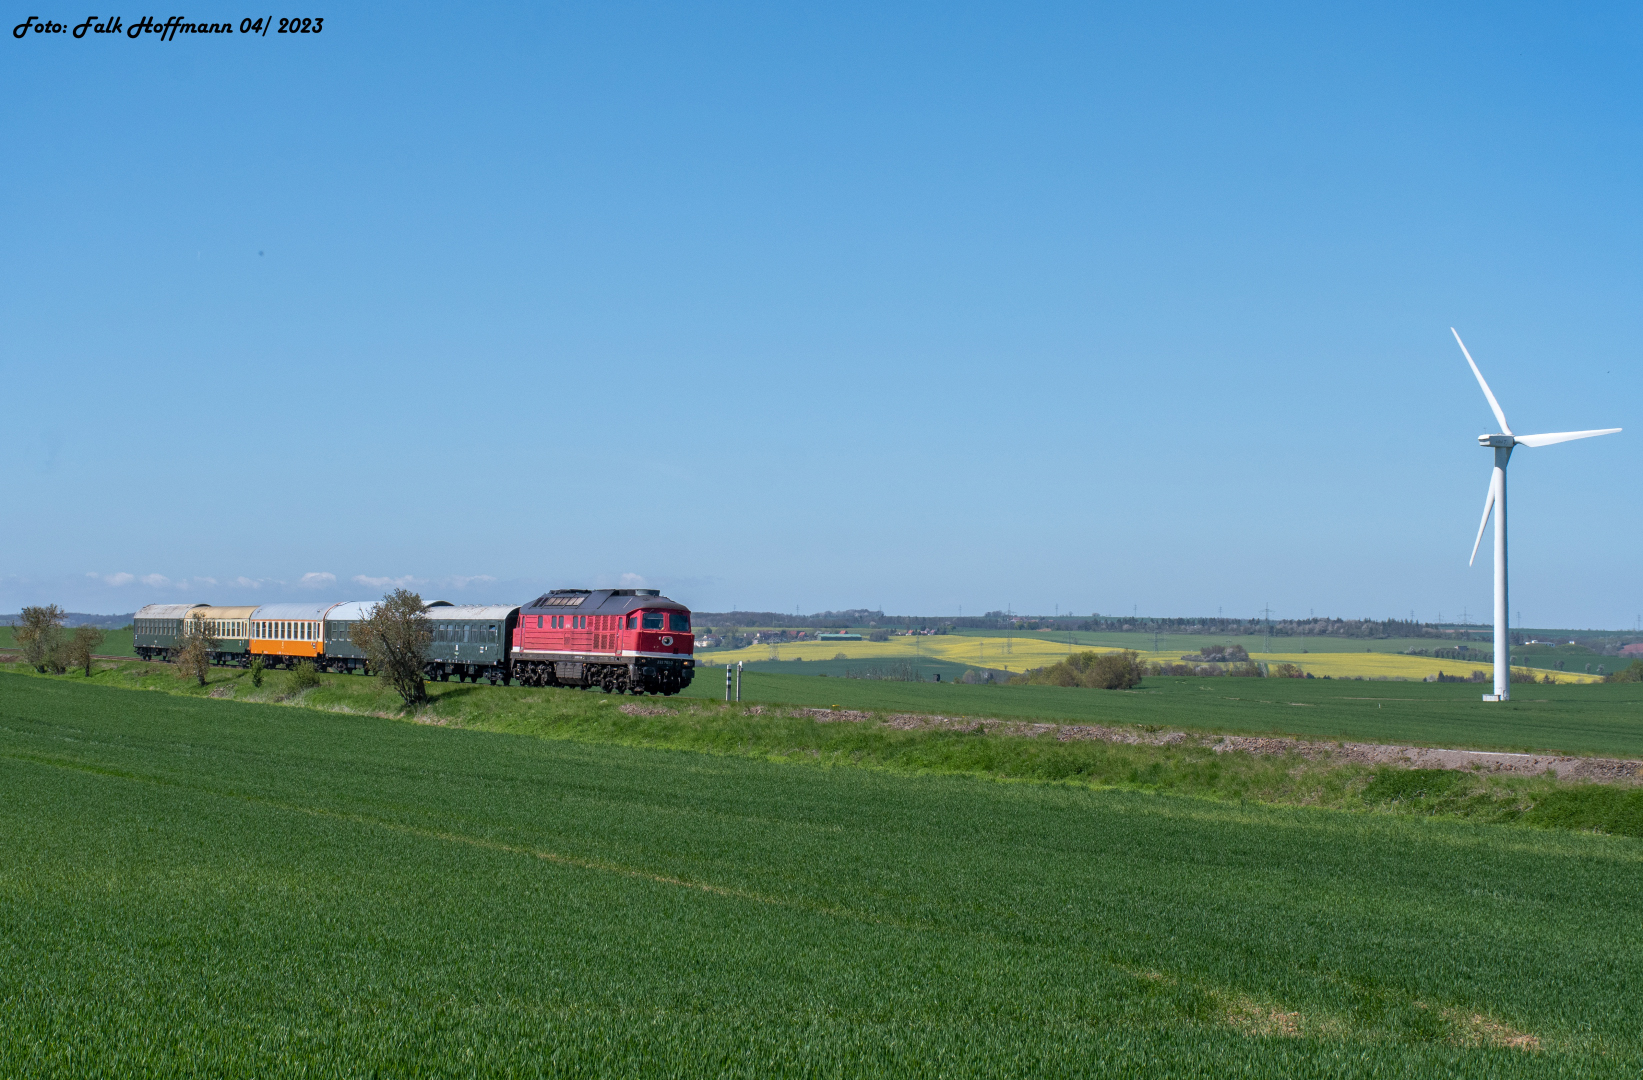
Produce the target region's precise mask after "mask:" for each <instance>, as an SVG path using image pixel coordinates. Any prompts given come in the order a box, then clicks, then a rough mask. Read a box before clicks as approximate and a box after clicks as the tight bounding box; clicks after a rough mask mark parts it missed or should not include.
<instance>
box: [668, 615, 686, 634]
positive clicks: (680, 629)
mask: <svg viewBox="0 0 1643 1080" xmlns="http://www.w3.org/2000/svg"><path fill="white" fill-rule="evenodd" d="M667 621H668V629H669V630H672V631H673V632H674V633H675V634H688V633H690V612H688V611H672V612H669V613H668V617H667Z"/></svg>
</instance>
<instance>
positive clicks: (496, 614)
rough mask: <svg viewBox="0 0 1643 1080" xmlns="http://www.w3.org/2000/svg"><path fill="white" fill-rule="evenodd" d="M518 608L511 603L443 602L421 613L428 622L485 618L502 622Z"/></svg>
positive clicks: (479, 619)
mask: <svg viewBox="0 0 1643 1080" xmlns="http://www.w3.org/2000/svg"><path fill="white" fill-rule="evenodd" d="M518 610H519V608H518V607H517V606H515V605H513V604H508V605H505V606H504V605H502V604H445V605H443V606H442V607H436V608H429V609H428V610H426V611H424V612H423V613H422V614H423V616H424V617H425V618H427V620H428V621H429V622H446V621H460V620H469V621H475V620H478V621H483V620H487V619H494V620H496V621H497V622H502V621H504V620H506V619H507V617H508V616H509V615H512V614H513V613H514V612H516V611H518Z"/></svg>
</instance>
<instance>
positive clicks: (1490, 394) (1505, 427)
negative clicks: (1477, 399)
mask: <svg viewBox="0 0 1643 1080" xmlns="http://www.w3.org/2000/svg"><path fill="white" fill-rule="evenodd" d="M1449 332H1450V333H1451V334H1454V335H1455V344H1456V345H1459V346H1460V352H1461V355H1462V356H1464V357H1466V362H1467V363H1468V364H1470V365H1471V367H1472V374H1474V375H1476V376H1477V377H1478V385H1479V386H1481V387H1483V396H1484V397H1486V398H1488V399H1489V408H1490V409H1492V410H1493V411H1494V414H1495V419H1496V420H1499V421H1500V431H1501V434H1502V435H1510V434H1511V433H1512V428H1511V425H1509V424H1507V423H1506V414H1505V413H1503V412H1501V411H1500V402H1498V401H1496V400H1495V392H1494V391H1493V390H1491V389H1489V384H1488V383H1486V382H1484V381H1483V372H1481V371H1479V370H1478V366H1477V364H1476V363H1474V362H1473V360H1472V354H1471V353H1469V352H1467V351H1466V342H1464V341H1462V340H1461V339H1460V334H1459V333H1458V332H1457V331H1456V330H1455V328H1454V327H1453V326H1451V327H1450V328H1449Z"/></svg>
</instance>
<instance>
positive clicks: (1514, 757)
mask: <svg viewBox="0 0 1643 1080" xmlns="http://www.w3.org/2000/svg"><path fill="white" fill-rule="evenodd" d="M0 671H7V672H12V673H15V674H16V675H18V676H20V677H25V678H40V679H52V680H55V681H60V682H64V683H70V684H72V683H81V684H86V683H94V684H99V685H105V686H111V687H123V688H126V689H130V690H147V691H151V692H152V691H161V692H165V693H170V694H182V695H186V696H193V697H209V698H213V699H216V700H217V701H218V702H219V703H220V704H221V705H222V706H223V707H225V708H232V707H234V705H235V703H240V702H250V703H262V704H283V705H287V706H292V707H298V708H303V709H309V710H319V711H327V712H334V713H352V714H366V715H375V716H381V717H387V718H394V719H399V720H404V721H409V722H415V723H420V724H434V725H439V726H449V727H457V728H468V729H475V730H485V731H492V732H497V733H504V734H512V735H523V736H530V737H534V738H546V739H556V740H572V741H580V742H586V743H597V744H607V745H620V746H629V747H640V748H647V749H655V750H668V751H690V752H697V753H707V754H716V755H730V756H738V757H748V758H756V759H762V760H767V761H779V762H788V763H792V764H795V765H802V766H821V767H830V768H831V767H843V768H865V769H875V770H882V771H886V772H892V773H907V774H926V775H927V774H945V775H950V776H953V777H955V778H957V777H963V778H969V779H972V780H985V781H995V782H1018V783H1047V784H1059V785H1075V786H1085V787H1093V788H1117V789H1127V790H1135V791H1145V792H1151V793H1155V794H1159V795H1179V796H1190V797H1196V798H1208V799H1214V800H1219V801H1233V802H1261V803H1271V804H1281V805H1296V806H1315V807H1326V808H1333V809H1336V810H1341V811H1353V812H1367V813H1392V814H1400V815H1406V814H1413V815H1424V816H1442V817H1449V818H1464V819H1469V820H1473V821H1478V822H1491V823H1499V824H1507V825H1512V824H1515V825H1527V826H1540V827H1553V828H1565V829H1577V830H1589V831H1598V832H1605V833H1611V834H1616V835H1625V836H1638V837H1643V786H1640V784H1639V781H1640V779H1643V761H1638V760H1635V759H1630V758H1621V757H1606V756H1601V755H1579V754H1568V753H1558V754H1545V753H1517V752H1513V751H1504V750H1488V749H1465V748H1461V749H1451V748H1447V747H1442V746H1422V745H1418V744H1416V743H1401V744H1394V743H1372V742H1363V741H1355V740H1350V739H1336V740H1326V739H1317V738H1306V737H1303V736H1298V735H1294V734H1282V733H1276V732H1275V733H1269V734H1261V735H1249V734H1239V733H1228V732H1215V731H1206V730H1192V729H1190V728H1189V727H1187V726H1180V727H1163V726H1159V725H1135V724H1107V725H1103V724H1067V723H1050V722H1037V721H1032V720H1019V719H999V718H989V717H975V716H963V715H952V714H942V713H917V712H910V711H905V710H868V709H833V708H818V707H815V706H783V705H771V704H761V703H748V704H737V703H725V702H718V701H711V700H704V699H700V698H695V699H691V698H659V697H644V698H631V697H622V696H616V695H607V694H603V693H598V692H587V691H578V690H568V689H556V688H555V689H543V688H522V687H491V686H486V685H472V684H467V685H464V684H432V685H431V686H430V691H431V693H432V700H431V701H430V703H429V704H428V705H427V706H425V707H423V708H421V709H418V710H415V711H407V710H404V709H402V708H400V707H399V704H398V700H397V698H396V697H395V696H394V695H393V694H392V693H391V692H390V691H388V690H386V689H385V688H383V687H380V686H379V685H378V682H377V680H376V679H374V678H367V677H360V676H347V675H329V676H323V677H321V678H320V679H319V681H318V685H310V686H298V685H296V684H295V683H294V682H293V681H292V680H290V679H289V678H288V677H287V676H286V675H285V674H284V673H273V674H267V675H265V676H264V679H263V681H262V684H261V685H256V683H255V681H254V679H253V678H252V676H251V674H250V673H249V672H246V671H243V670H240V669H213V670H212V672H211V676H210V678H209V679H208V680H207V685H206V686H204V687H200V686H197V685H194V684H192V683H191V682H186V681H184V680H181V679H179V678H177V677H176V676H175V674H174V673H173V672H172V670H171V668H170V666H169V665H165V664H145V663H141V662H129V661H126V662H118V661H116V662H108V661H105V662H101V663H99V664H98V665H97V667H96V671H95V673H94V675H93V676H92V678H91V679H89V680H87V679H85V677H84V676H82V675H77V674H65V675H60V676H53V675H39V674H37V673H34V672H33V671H32V670H30V669H23V668H22V667H21V665H17V664H0ZM1091 693H1096V692H1093V691H1092V692H1091ZM1201 718H1202V717H1201V716H1200V719H1201Z"/></svg>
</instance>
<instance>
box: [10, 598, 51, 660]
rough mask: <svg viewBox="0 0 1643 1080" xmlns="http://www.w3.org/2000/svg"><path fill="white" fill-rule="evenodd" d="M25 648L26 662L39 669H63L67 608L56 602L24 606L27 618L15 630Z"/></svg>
mask: <svg viewBox="0 0 1643 1080" xmlns="http://www.w3.org/2000/svg"><path fill="white" fill-rule="evenodd" d="M12 636H13V637H15V638H16V639H17V644H18V645H20V646H21V647H22V650H23V663H25V664H28V665H29V666H31V667H33V668H34V670H35V671H55V672H57V673H58V674H61V673H62V671H63V656H62V651H63V609H62V608H60V607H58V606H57V605H56V604H47V605H45V606H44V607H26V608H24V609H23V622H22V625H20V626H18V627H17V628H16V629H15V630H14V631H13V632H12Z"/></svg>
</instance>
